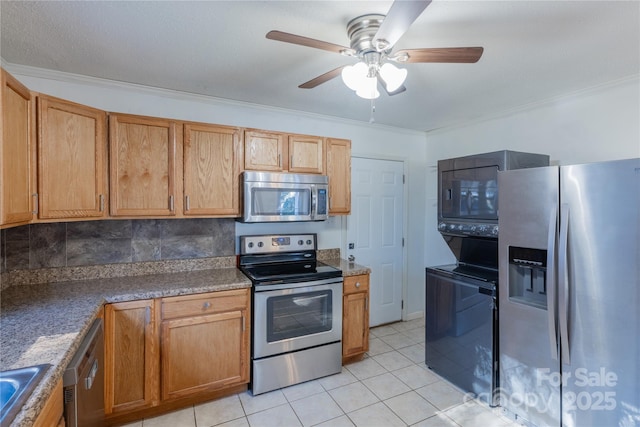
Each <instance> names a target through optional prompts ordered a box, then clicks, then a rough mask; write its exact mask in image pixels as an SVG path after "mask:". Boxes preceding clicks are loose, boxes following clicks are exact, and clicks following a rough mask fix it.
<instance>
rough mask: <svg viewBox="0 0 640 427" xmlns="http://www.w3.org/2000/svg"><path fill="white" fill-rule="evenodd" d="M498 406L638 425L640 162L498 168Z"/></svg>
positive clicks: (571, 422) (535, 417)
mask: <svg viewBox="0 0 640 427" xmlns="http://www.w3.org/2000/svg"><path fill="white" fill-rule="evenodd" d="M498 182H499V184H498V185H499V188H500V212H499V230H500V231H499V233H500V238H499V249H498V257H499V283H500V287H499V337H500V339H499V354H500V356H499V365H500V391H501V393H500V405H501V406H502V407H503V408H504V409H505V411H506V412H507V413H508V414H511V415H515V416H516V418H517V419H520V420H522V421H524V422H525V423H529V424H532V425H536V426H540V427H542V426H560V425H562V426H570V427H585V426H598V427H600V426H603V427H605V426H606V427H614V426H618V427H631V426H636V427H638V426H640V243H639V242H640V225H639V224H640V159H629V160H619V161H611V162H603V163H592V164H584V165H574V166H561V167H558V166H551V167H544V168H534V169H522V170H514V171H505V172H500V173H499V177H498Z"/></svg>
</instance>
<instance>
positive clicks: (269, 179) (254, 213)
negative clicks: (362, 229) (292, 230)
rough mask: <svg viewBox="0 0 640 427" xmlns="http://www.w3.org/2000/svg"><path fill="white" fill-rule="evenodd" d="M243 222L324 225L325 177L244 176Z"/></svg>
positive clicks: (326, 190) (267, 173) (325, 205)
mask: <svg viewBox="0 0 640 427" xmlns="http://www.w3.org/2000/svg"><path fill="white" fill-rule="evenodd" d="M242 179H243V189H244V209H243V215H242V221H243V222H285V221H323V220H325V219H327V218H328V217H329V178H328V177H327V176H326V175H312V174H293V173H274V172H243V174H242Z"/></svg>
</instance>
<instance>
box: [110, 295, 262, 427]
mask: <svg viewBox="0 0 640 427" xmlns="http://www.w3.org/2000/svg"><path fill="white" fill-rule="evenodd" d="M250 296H251V290H250V289H238V290H229V291H219V292H211V293H204V294H194V295H185V296H179V297H168V298H158V299H154V300H143V301H131V302H124V303H114V304H107V306H106V308H105V333H106V338H105V365H106V367H105V372H106V379H105V413H106V416H107V423H108V424H111V425H114V424H120V423H124V422H128V421H132V420H136V419H141V418H143V417H149V416H153V415H157V414H160V413H162V412H167V411H172V410H175V409H179V408H180V407H184V406H187V405H190V404H194V403H197V402H202V401H205V400H211V399H213V398H216V397H220V396H224V395H226V394H230V393H236V392H239V391H243V390H246V389H247V384H248V382H249V357H250V354H249V345H250V342H251V341H250V339H251V338H250V337H251V335H250V329H251V327H250V325H251V319H250V307H251V303H250Z"/></svg>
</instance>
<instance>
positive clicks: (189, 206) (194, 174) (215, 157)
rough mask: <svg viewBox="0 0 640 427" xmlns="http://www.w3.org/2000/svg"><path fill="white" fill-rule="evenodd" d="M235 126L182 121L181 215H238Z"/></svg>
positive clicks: (239, 155)
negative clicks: (182, 175) (182, 211)
mask: <svg viewBox="0 0 640 427" xmlns="http://www.w3.org/2000/svg"><path fill="white" fill-rule="evenodd" d="M243 150H244V147H243V145H242V133H241V131H240V130H239V129H238V128H232V127H225V126H215V125H206V124H195V123H188V124H185V125H184V172H183V173H184V215H188V216H190V215H226V216H239V215H240V196H239V193H240V183H239V175H240V169H241V166H242V165H241V163H242V161H243V158H244V156H243Z"/></svg>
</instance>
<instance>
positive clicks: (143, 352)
mask: <svg viewBox="0 0 640 427" xmlns="http://www.w3.org/2000/svg"><path fill="white" fill-rule="evenodd" d="M155 307H156V302H155V301H154V300H141V301H130V302H121V303H115V304H108V305H107V306H106V307H105V343H104V344H105V393H104V394H105V414H107V416H108V415H109V414H117V413H121V412H128V411H134V410H138V409H144V408H150V407H152V406H155V405H157V404H158V402H159V380H160V375H159V351H158V350H159V339H158V332H157V327H156V325H157V321H156V316H157V310H156V308H155Z"/></svg>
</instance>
